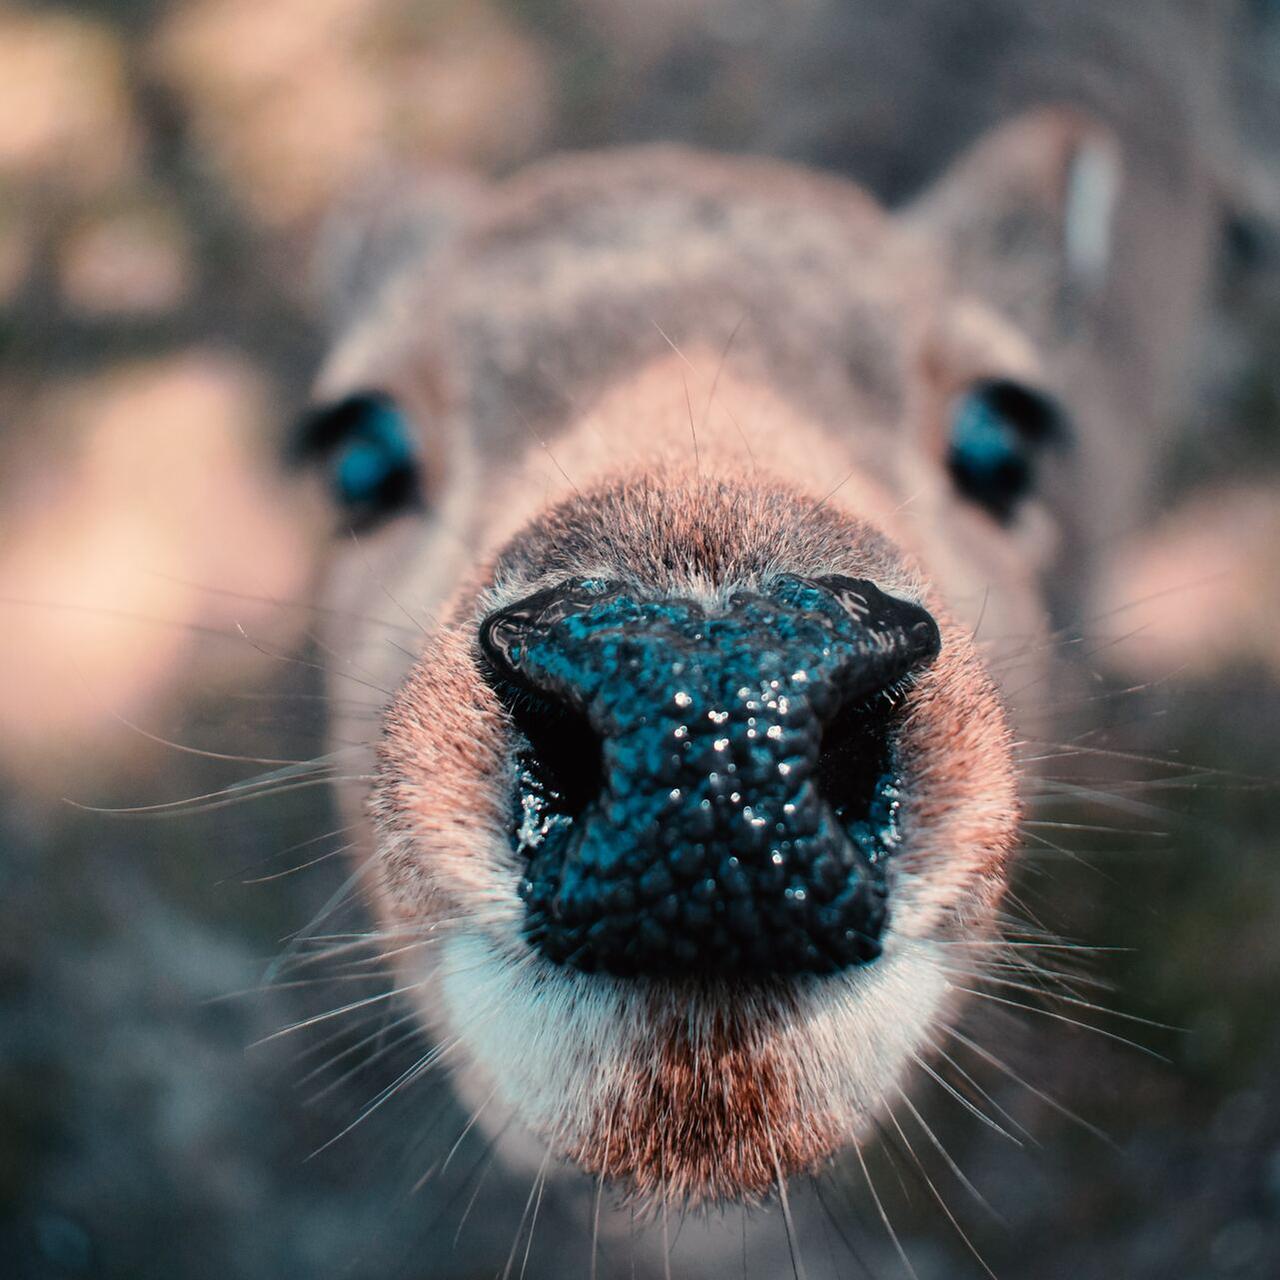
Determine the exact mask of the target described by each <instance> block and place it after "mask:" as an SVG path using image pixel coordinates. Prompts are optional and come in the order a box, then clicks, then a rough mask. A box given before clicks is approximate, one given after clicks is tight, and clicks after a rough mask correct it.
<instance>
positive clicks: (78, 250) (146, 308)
mask: <svg viewBox="0 0 1280 1280" xmlns="http://www.w3.org/2000/svg"><path fill="white" fill-rule="evenodd" d="M193 274H194V272H193V270H192V265H191V259H190V255H189V252H188V248H187V244H186V235H185V233H184V231H183V229H182V227H181V226H180V225H179V224H178V223H177V222H176V220H175V219H174V218H173V217H171V216H169V215H168V214H167V213H165V212H164V211H163V210H160V209H142V210H133V211H129V212H124V213H117V214H111V215H108V216H107V217H103V218H95V219H92V220H90V221H87V222H85V223H84V224H83V225H81V226H79V227H77V228H76V229H75V230H74V231H72V232H71V234H70V235H69V236H68V237H67V238H66V240H65V241H64V242H63V244H62V245H61V246H60V251H59V254H58V282H59V285H60V286H61V289H62V294H63V297H64V298H65V299H66V301H67V303H68V304H69V305H70V306H71V307H72V308H74V309H75V310H77V311H80V312H83V313H86V314H89V315H103V316H108V315H139V314H148V313H154V312H163V311H168V310H171V309H172V308H173V307H175V306H177V305H178V304H180V303H181V302H182V300H183V299H184V298H185V297H186V295H187V294H188V293H189V292H190V290H191V286H192V282H193V281H192V277H193Z"/></svg>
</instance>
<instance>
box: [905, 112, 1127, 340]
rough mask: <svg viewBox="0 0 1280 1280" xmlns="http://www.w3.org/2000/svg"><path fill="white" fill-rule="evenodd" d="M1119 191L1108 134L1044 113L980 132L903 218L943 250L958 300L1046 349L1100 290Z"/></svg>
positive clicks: (1068, 115) (1116, 156) (1116, 154)
mask: <svg viewBox="0 0 1280 1280" xmlns="http://www.w3.org/2000/svg"><path fill="white" fill-rule="evenodd" d="M1120 186H1121V164H1120V150H1119V147H1118V145H1117V143H1116V140H1115V138H1114V137H1113V135H1112V134H1111V133H1110V132H1109V131H1108V130H1107V129H1106V128H1105V127H1104V126H1102V125H1100V124H1098V123H1097V122H1095V121H1094V120H1092V119H1091V118H1089V117H1087V116H1085V115H1083V114H1081V113H1079V112H1076V111H1072V110H1070V109H1067V108H1044V109H1040V110H1037V111H1033V112H1029V113H1028V114H1026V115H1023V116H1019V117H1018V118H1016V119H1015V120H1013V121H1012V122H1011V123H1009V124H1006V125H1003V126H1001V127H1000V128H998V129H996V130H994V131H993V132H992V133H990V134H988V135H987V136H986V137H985V138H983V139H982V140H981V141H980V142H979V143H978V144H977V145H976V146H975V147H973V148H972V150H970V151H969V152H968V153H967V154H965V155H963V156H962V157H961V158H960V159H959V160H958V161H957V162H956V163H955V164H954V165H953V166H952V168H951V169H950V170H949V171H948V172H947V173H945V174H944V175H943V177H942V178H941V179H940V180H939V181H938V182H937V183H936V184H935V185H934V186H933V187H932V188H931V189H929V190H928V191H926V192H925V193H924V195H922V196H921V197H919V198H918V199H917V200H916V201H915V203H914V204H912V205H911V206H909V207H908V209H907V210H906V212H905V215H904V216H905V221H906V223H907V225H908V226H910V227H913V228H916V229H918V230H919V231H920V232H921V233H923V234H925V235H927V236H928V237H929V238H930V239H931V240H933V241H934V242H935V243H939V244H940V245H941V247H942V250H943V253H944V254H945V255H946V257H947V259H948V260H949V263H950V266H951V269H952V272H953V273H954V276H955V277H956V279H957V282H958V284H959V286H960V288H961V289H962V290H963V291H964V292H967V293H970V294H972V295H975V296H977V297H980V298H983V299H984V300H986V301H987V302H989V303H991V304H993V305H994V306H995V307H996V308H998V309H999V310H1000V311H1001V312H1003V313H1004V314H1005V315H1006V316H1007V317H1008V318H1009V319H1010V320H1012V321H1013V322H1014V323H1015V324H1016V325H1018V326H1019V328H1021V329H1022V331H1023V332H1024V333H1026V334H1027V335H1028V336H1029V337H1031V338H1032V339H1033V340H1035V341H1037V342H1040V343H1050V342H1052V341H1054V340H1060V339H1062V338H1065V337H1067V336H1069V335H1070V333H1071V331H1072V330H1073V329H1075V328H1076V327H1077V326H1078V324H1079V323H1080V319H1081V314H1082V312H1085V311H1087V310H1088V309H1089V306H1090V303H1091V302H1092V301H1094V300H1096V299H1097V298H1099V297H1100V295H1101V294H1102V293H1103V291H1104V290H1105V287H1106V285H1107V282H1108V278H1109V275H1110V273H1111V269H1112V266H1113V252H1112V250H1113V234H1114V225H1113V224H1114V214H1115V209H1116V205H1117V202H1118V199H1119V195H1120Z"/></svg>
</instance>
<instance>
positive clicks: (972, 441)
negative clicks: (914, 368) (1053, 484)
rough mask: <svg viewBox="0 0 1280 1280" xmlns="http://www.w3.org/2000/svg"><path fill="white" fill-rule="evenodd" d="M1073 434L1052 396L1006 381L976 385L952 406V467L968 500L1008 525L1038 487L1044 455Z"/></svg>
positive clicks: (949, 451) (949, 453) (949, 465)
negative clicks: (1041, 460)
mask: <svg viewBox="0 0 1280 1280" xmlns="http://www.w3.org/2000/svg"><path fill="white" fill-rule="evenodd" d="M1067 434H1068V433H1067V428H1066V422H1065V419H1064V417H1063V415H1062V412H1061V410H1060V409H1059V408H1058V406H1057V404H1056V403H1055V402H1054V401H1053V400H1052V399H1051V398H1050V397H1049V396H1047V395H1045V394H1043V393H1042V392H1039V391H1035V390H1032V389H1031V388H1030V387H1024V386H1022V385H1021V384H1020V383H1017V382H1010V381H1008V380H1005V379H987V380H983V381H981V382H976V383H974V384H973V385H972V386H971V387H969V389H968V390H967V391H966V392H964V394H963V395H961V396H959V397H957V399H956V400H955V402H954V403H953V404H952V407H951V422H950V436H949V441H948V448H947V469H948V470H949V471H950V472H951V478H952V480H954V481H955V485H956V488H957V489H959V490H960V492H961V493H963V494H964V495H965V497H967V498H970V499H972V500H973V501H974V502H977V503H979V504H980V505H981V506H983V507H985V508H986V509H987V510H988V511H989V512H990V513H991V514H992V515H993V516H994V517H995V518H996V519H997V520H999V521H1001V522H1002V523H1007V522H1008V521H1009V520H1011V519H1012V518H1013V515H1014V513H1015V511H1016V510H1017V508H1018V506H1019V504H1020V503H1021V502H1022V501H1023V499H1024V498H1026V497H1027V496H1028V495H1029V494H1030V493H1031V491H1032V490H1033V488H1034V487H1035V478H1036V463H1037V461H1038V458H1039V455H1040V454H1041V453H1042V452H1043V451H1044V449H1045V448H1046V447H1047V446H1049V445H1054V444H1061V443H1063V442H1065V440H1066V439H1067Z"/></svg>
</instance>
